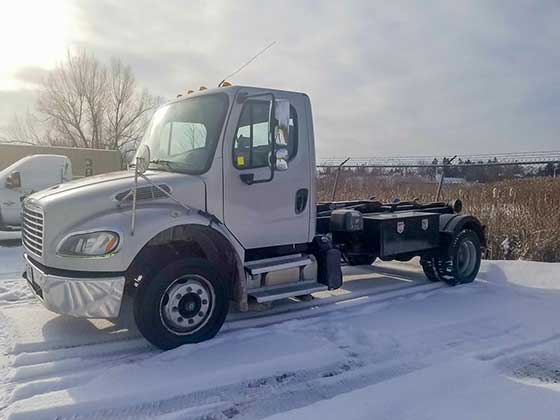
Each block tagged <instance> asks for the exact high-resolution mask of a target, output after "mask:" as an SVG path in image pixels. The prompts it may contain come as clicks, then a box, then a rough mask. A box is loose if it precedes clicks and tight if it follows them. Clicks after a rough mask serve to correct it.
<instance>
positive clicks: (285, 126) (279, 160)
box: [273, 99, 290, 171]
mask: <svg viewBox="0 0 560 420" xmlns="http://www.w3.org/2000/svg"><path fill="white" fill-rule="evenodd" d="M274 119H275V120H276V123H275V125H274V139H273V141H274V168H275V169H276V170H277V171H286V170H287V169H288V155H289V153H288V138H289V135H290V101H288V100H286V99H276V100H275V101H274Z"/></svg>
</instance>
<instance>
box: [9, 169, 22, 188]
mask: <svg viewBox="0 0 560 420" xmlns="http://www.w3.org/2000/svg"><path fill="white" fill-rule="evenodd" d="M6 188H9V189H11V190H13V189H15V188H21V174H20V173H19V172H18V171H14V172H12V173H11V174H10V175H8V178H6Z"/></svg>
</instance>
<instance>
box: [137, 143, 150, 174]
mask: <svg viewBox="0 0 560 420" xmlns="http://www.w3.org/2000/svg"><path fill="white" fill-rule="evenodd" d="M135 160H136V162H135V163H136V171H137V172H138V173H139V174H143V173H144V172H146V170H147V169H148V166H149V165H150V148H149V147H148V146H147V145H145V144H141V145H140V147H139V148H138V150H137V151H136V158H135Z"/></svg>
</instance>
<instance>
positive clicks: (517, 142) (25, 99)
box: [0, 0, 560, 157]
mask: <svg viewBox="0 0 560 420" xmlns="http://www.w3.org/2000/svg"><path fill="white" fill-rule="evenodd" d="M0 3H1V4H2V14H1V15H0V128H1V127H6V126H7V125H9V124H10V121H11V120H12V119H13V116H14V115H15V114H17V113H22V112H25V111H26V110H28V109H29V110H32V109H33V106H34V102H35V100H36V93H35V92H36V88H37V83H38V82H39V81H40V80H41V78H43V77H45V75H46V74H47V72H48V71H49V69H52V68H53V66H54V65H55V64H56V63H57V62H58V61H59V60H61V59H62V58H63V57H64V55H65V51H66V50H67V49H68V48H71V49H74V50H77V49H86V50H87V51H89V52H91V53H93V54H95V56H96V57H97V58H99V59H100V60H103V61H106V60H107V61H108V60H109V59H110V57H118V58H121V59H122V60H123V61H124V62H125V63H127V64H130V65H131V66H132V68H133V71H134V73H135V75H136V77H137V79H138V81H139V82H140V83H141V84H142V85H143V86H145V87H146V88H148V89H149V90H150V91H151V92H152V93H153V94H155V95H161V96H163V97H165V98H169V99H171V98H174V97H175V96H176V94H177V93H180V92H184V91H186V90H187V89H192V88H194V89H196V88H198V86H200V85H205V86H215V85H216V84H217V83H218V82H219V81H220V80H222V79H223V78H224V77H225V76H226V75H227V74H229V73H231V72H232V71H234V70H235V69H236V68H237V67H239V66H240V65H242V64H243V63H244V62H245V61H247V60H248V59H249V58H250V57H252V56H253V55H254V54H256V53H257V52H258V51H259V50H261V49H262V48H264V47H265V46H266V45H268V44H269V43H270V42H273V41H276V44H275V45H274V46H273V47H272V48H271V49H270V50H268V51H266V52H265V53H264V54H263V55H261V56H260V57H259V58H258V59H257V60H255V61H254V62H253V63H252V64H251V65H250V66H249V67H247V68H246V69H245V70H243V71H242V72H241V73H239V74H238V75H236V76H235V77H233V78H232V79H231V80H230V81H231V82H232V83H233V84H239V85H252V86H263V87H273V88H276V89H285V90H295V91H301V92H305V93H307V94H308V95H309V96H310V98H311V102H312V106H313V114H314V115H313V116H314V123H315V135H316V148H317V154H318V155H319V157H331V156H333V157H344V156H352V157H373V156H399V155H401V156H404V155H406V156H410V155H443V156H448V155H452V154H457V153H458V154H472V153H504V152H512V151H515V152H517V151H537V150H559V149H560V25H559V24H558V22H560V2H559V1H558V0H539V1H534V0H527V1H516V0H507V1H506V0H503V1H492V0H480V1H476V0H454V1H448V0H441V1H431V0H424V1H416V2H412V1H404V0H392V1H386V0H383V1H371V0H370V1H348V2H333V1H312V0H299V1H286V0H283V1H276V2H272V1H262V0H261V1H242V0H239V1H227V0H223V1H181V0H166V1H163V2H152V1H144V0H118V1H103V0H101V1H93V0H91V1H65V0H51V1H49V2H45V1H31V0H0Z"/></svg>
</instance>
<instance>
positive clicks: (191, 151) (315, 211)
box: [23, 86, 484, 349]
mask: <svg viewBox="0 0 560 420" xmlns="http://www.w3.org/2000/svg"><path fill="white" fill-rule="evenodd" d="M315 190H316V178H315V145H314V135H313V120H312V115H311V104H310V100H309V98H308V96H307V95H305V94H303V93H297V92H287V91H278V90H273V89H262V88H253V87H244V86H235V87H223V88H216V89H209V90H202V91H199V92H196V93H192V94H189V95H186V96H183V97H180V98H178V99H177V100H174V101H172V102H170V103H167V104H165V105H163V106H162V107H161V108H159V109H158V110H157V111H156V112H155V114H154V116H153V118H152V121H151V123H150V126H149V127H148V129H147V131H146V133H145V136H144V139H143V141H142V144H141V146H140V148H139V151H138V153H137V157H136V160H135V166H134V165H133V166H132V167H131V168H129V170H128V171H122V172H114V173H110V174H104V175H100V176H94V177H90V178H87V179H85V180H82V181H78V182H71V183H67V184H64V185H61V186H59V187H56V188H53V189H48V190H44V191H41V192H38V193H36V194H33V195H32V196H30V197H29V198H27V199H26V200H25V202H24V208H23V214H24V225H23V243H24V250H25V251H24V258H25V260H26V273H25V276H26V278H27V280H28V282H29V285H30V287H31V288H32V289H33V291H34V292H35V294H36V295H37V296H38V297H39V299H41V301H42V302H43V303H44V305H45V306H46V307H47V308H48V309H50V310H52V311H54V312H57V313H60V314H66V315H72V316H76V317H89V318H117V317H119V316H124V314H125V312H126V310H127V309H126V308H128V307H131V308H132V312H133V316H134V321H135V323H136V325H137V326H138V329H139V330H140V332H141V333H142V334H143V335H144V336H145V337H146V338H147V339H148V340H149V341H150V342H152V343H153V344H155V345H156V346H158V347H160V348H163V349H169V348H173V347H176V346H179V345H181V344H185V343H193V342H199V341H202V340H206V339H209V338H211V337H213V336H214V335H215V334H216V333H217V332H218V330H219V329H220V327H221V326H222V324H223V322H224V320H225V317H226V315H227V313H228V309H229V305H230V302H233V303H234V304H235V305H236V306H237V307H238V308H239V309H240V310H247V309H248V301H249V300H250V299H252V300H255V301H257V302H270V301H273V300H277V299H282V298H285V297H290V296H300V295H308V294H310V293H313V292H316V291H319V290H326V289H334V288H337V287H340V285H341V283H342V275H341V253H342V255H344V256H345V258H346V259H347V261H349V263H353V262H359V263H368V262H369V263H371V261H373V259H375V257H376V256H381V257H383V258H391V257H395V255H396V254H395V255H389V254H387V252H389V251H387V250H399V249H405V250H406V252H404V253H401V254H399V255H398V256H400V257H402V258H409V257H410V258H411V257H412V256H413V255H420V256H422V258H423V261H424V263H423V266H424V269H425V271H426V272H427V275H428V276H429V277H430V275H431V277H432V279H434V280H437V279H443V280H446V281H448V282H449V283H450V284H452V283H453V282H455V283H459V282H467V281H472V280H473V279H474V276H476V273H477V272H478V266H479V264H480V247H481V244H483V242H484V235H483V233H482V227H481V226H480V223H478V221H476V219H474V218H472V217H470V216H468V217H467V218H466V219H465V218H464V216H460V217H459V219H460V220H461V221H458V220H459V219H457V217H458V216H457V215H456V214H455V211H454V210H453V208H452V207H450V206H448V205H446V204H445V203H430V204H427V205H423V206H424V207H422V208H418V207H415V206H416V204H414V205H409V206H408V207H406V208H405V207H403V208H400V207H399V208H397V207H395V205H392V207H390V208H389V207H387V206H386V205H383V204H381V203H377V202H374V201H371V200H363V201H361V202H341V203H320V204H317V203H316V198H315V197H316V191H315ZM405 210H406V212H404V211H405ZM369 213H376V214H377V213H383V214H385V213H387V214H388V216H387V215H386V216H387V217H385V218H374V217H373V216H372V217H371V218H370V219H367V220H366V216H368V214H369ZM401 213H402V214H401ZM393 216H394V217H393ZM368 217H369V216H368ZM396 219H399V221H398V222H397V221H396ZM401 219H402V220H401ZM421 219H422V220H421ZM405 220H406V222H405ZM391 223H398V224H399V227H398V230H399V231H400V230H401V224H402V227H403V228H402V232H401V233H402V234H403V235H401V236H397V237H392V236H387V239H375V240H371V238H372V237H373V238H384V237H382V236H379V235H378V234H375V236H372V235H374V233H371V232H375V230H376V229H377V230H379V229H380V228H382V227H385V226H386V229H389V225H390V224H391ZM405 223H406V226H410V228H405V227H404V226H405ZM438 223H439V226H436V225H437V224H438ZM469 223H470V224H469ZM391 226H392V225H391ZM420 226H421V227H420ZM466 227H470V228H469V229H466ZM370 230H371V232H370ZM440 230H441V232H440ZM463 231H468V232H467V233H468V234H467V235H466V237H465V238H463V239H461V241H460V242H458V243H454V244H453V247H459V248H460V249H461V250H463V251H464V253H465V255H464V256H462V257H461V263H460V267H459V265H458V264H459V262H458V261H459V259H458V257H457V258H456V255H455V254H457V253H458V251H454V249H455V248H453V250H451V251H449V252H448V250H449V249H450V246H451V245H450V243H448V242H449V241H448V239H453V238H455V237H456V236H457V233H458V232H463ZM472 232H474V233H473V234H471V233H472ZM409 234H410V235H412V236H411V237H409V236H407V235H409ZM473 235H474V238H473ZM393 236H394V235H393ZM335 238H336V240H337V241H338V242H336V241H334V239H335ZM380 241H381V242H380ZM387 241H390V242H391V243H390V244H389V243H385V242H387ZM463 243H467V244H468V246H466V247H463ZM403 244H404V245H408V246H405V247H404V248H403V247H402V245H403ZM411 244H412V246H411ZM388 245H392V247H391V246H388ZM470 245H472V247H471V246H470ZM459 248H457V249H459ZM463 248H464V249H463ZM384 250H385V251H384ZM471 251H472V252H471ZM461 255H462V254H461ZM440 260H441V263H440ZM451 260H453V261H451ZM448 261H451V262H450V263H449V264H450V265H449V264H448ZM449 267H451V269H453V270H455V271H453V272H452V273H451V272H449V273H448V272H447V271H445V270H447V269H448V268H449ZM457 267H459V268H461V270H462V271H461V273H459V270H458V269H457ZM473 273H474V274H473ZM435 277H437V279H436V278H435ZM129 304H130V305H129Z"/></svg>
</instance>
